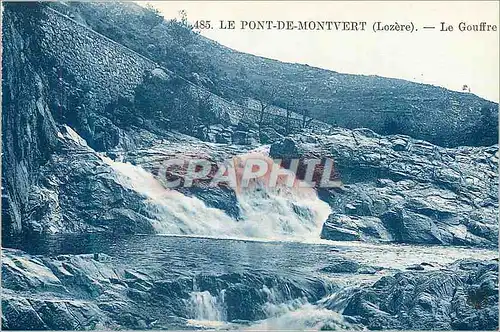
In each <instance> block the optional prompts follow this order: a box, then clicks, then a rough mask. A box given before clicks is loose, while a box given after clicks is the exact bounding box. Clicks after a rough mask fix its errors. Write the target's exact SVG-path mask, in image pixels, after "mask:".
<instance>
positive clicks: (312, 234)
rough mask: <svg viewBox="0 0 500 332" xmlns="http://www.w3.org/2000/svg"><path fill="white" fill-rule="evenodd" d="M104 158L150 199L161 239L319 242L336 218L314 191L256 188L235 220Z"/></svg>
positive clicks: (241, 198) (243, 198)
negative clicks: (325, 225)
mask: <svg viewBox="0 0 500 332" xmlns="http://www.w3.org/2000/svg"><path fill="white" fill-rule="evenodd" d="M101 158H102V160H103V161H104V162H106V163H107V164H108V165H109V166H111V167H112V168H113V169H114V170H115V171H116V175H117V181H119V183H120V184H121V185H123V186H124V187H126V188H129V189H132V190H134V191H136V192H138V193H140V194H142V195H143V196H145V197H146V198H147V202H148V205H149V207H150V209H151V212H152V213H153V214H154V215H155V216H156V217H157V221H156V222H155V224H154V225H153V226H154V227H155V229H156V231H157V232H158V233H159V234H169V235H196V236H208V237H218V238H242V239H266V240H277V241H281V240H300V241H314V240H318V239H319V235H320V232H321V227H322V225H323V223H324V221H325V220H326V219H327V217H328V215H329V214H330V212H331V210H330V207H329V205H328V204H327V203H325V202H323V201H321V200H320V199H319V198H318V196H317V195H316V192H315V190H314V189H310V188H308V189H307V190H302V189H301V190H300V192H298V191H297V190H293V188H284V187H276V188H271V189H270V188H260V189H259V188H257V189H253V190H243V191H240V192H237V200H238V204H239V207H240V211H241V218H240V219H239V220H235V219H234V218H232V217H230V216H229V215H227V214H226V213H225V212H224V211H222V210H220V209H216V208H211V207H208V206H206V205H205V203H204V202H203V201H202V200H200V199H198V198H196V197H189V196H186V195H184V194H182V193H180V192H178V191H176V190H171V189H167V188H165V186H163V185H162V183H161V182H160V181H159V180H158V179H157V178H155V176H153V174H151V173H149V172H148V171H146V170H145V169H143V168H142V167H140V166H136V165H132V164H130V163H123V162H118V161H113V160H111V159H110V158H107V157H105V156H101Z"/></svg>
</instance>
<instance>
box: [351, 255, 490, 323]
mask: <svg viewBox="0 0 500 332" xmlns="http://www.w3.org/2000/svg"><path fill="white" fill-rule="evenodd" d="M343 314H344V315H347V316H352V317H354V319H355V320H357V321H359V322H361V323H362V324H364V325H366V326H367V327H368V329H370V330H379V329H411V330H495V329H497V328H498V264H497V263H496V262H494V261H491V262H479V261H472V260H461V261H458V262H456V263H454V264H453V265H452V266H451V267H450V268H449V269H448V270H441V271H432V272H421V273H418V272H402V273H397V274H396V275H394V276H390V277H383V278H382V279H380V280H379V281H377V282H376V283H375V284H373V286H371V287H367V288H364V289H357V290H356V291H353V294H352V295H351V297H350V298H349V299H348V301H347V305H346V307H345V309H344V310H343Z"/></svg>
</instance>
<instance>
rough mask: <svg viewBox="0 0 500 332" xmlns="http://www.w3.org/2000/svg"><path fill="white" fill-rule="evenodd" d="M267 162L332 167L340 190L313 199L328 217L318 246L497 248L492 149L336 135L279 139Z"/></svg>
mask: <svg viewBox="0 0 500 332" xmlns="http://www.w3.org/2000/svg"><path fill="white" fill-rule="evenodd" d="M403 146H404V149H403ZM270 155H271V156H272V157H273V158H284V159H290V158H302V159H307V158H325V157H328V158H332V159H333V160H334V163H335V170H336V171H338V173H339V174H340V179H341V180H342V183H343V186H342V187H341V188H334V189H319V191H318V194H319V196H320V198H322V199H323V200H325V201H326V202H328V203H329V204H330V206H331V207H332V210H333V213H332V215H330V217H329V218H328V220H327V222H326V223H325V225H324V227H323V231H322V237H323V238H326V239H332V240H347V241H350V240H366V241H396V242H404V243H424V244H444V245H451V244H453V245H479V246H492V247H493V246H497V242H498V235H497V233H498V216H497V211H498V201H497V195H498V167H497V166H498V165H497V163H498V147H497V146H491V147H477V148H472V147H460V148H454V149H452V148H441V147H438V146H436V145H432V144H430V143H427V142H423V141H419V140H414V139H411V138H409V137H406V136H379V135H377V134H375V133H373V132H372V131H370V130H367V129H362V130H352V131H351V130H347V129H336V130H335V131H334V132H332V133H331V134H329V135H327V134H324V135H322V134H302V135H300V136H295V137H294V138H285V139H283V140H281V141H279V142H277V143H275V144H273V145H272V146H271V149H270Z"/></svg>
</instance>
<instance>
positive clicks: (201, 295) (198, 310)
mask: <svg viewBox="0 0 500 332" xmlns="http://www.w3.org/2000/svg"><path fill="white" fill-rule="evenodd" d="M220 297H221V298H218V297H216V296H212V294H210V292H208V291H204V292H191V294H190V299H189V303H188V309H189V311H190V314H191V316H192V317H193V318H194V319H195V320H198V321H218V322H222V321H224V320H225V315H224V308H223V303H222V302H223V294H221V296H220Z"/></svg>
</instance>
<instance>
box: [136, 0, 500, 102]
mask: <svg viewBox="0 0 500 332" xmlns="http://www.w3.org/2000/svg"><path fill="white" fill-rule="evenodd" d="M146 3H147V2H140V4H141V5H146ZM149 3H150V4H151V5H153V6H154V7H156V8H157V9H159V10H160V11H161V13H162V15H163V16H164V17H165V18H166V19H169V18H174V17H179V11H180V10H182V9H183V10H185V11H186V12H187V18H188V21H189V22H191V23H193V24H194V22H196V21H197V20H210V21H211V22H212V25H213V26H215V27H214V28H212V29H205V30H201V31H200V33H201V34H202V35H204V36H206V37H208V38H210V39H213V40H215V41H217V42H219V43H221V44H223V45H225V46H228V47H231V48H233V49H235V50H238V51H242V52H246V53H252V54H255V55H259V56H264V57H267V58H272V59H277V60H281V61H286V62H294V63H302V64H308V65H310V66H316V67H321V68H325V69H330V70H334V71H337V72H341V73H350V74H365V75H379V76H385V77H395V78H402V79H407V80H410V81H415V82H420V83H428V84H433V85H439V86H443V87H446V88H448V89H451V90H457V91H460V90H462V87H463V85H465V84H466V85H468V87H470V89H471V92H472V93H474V94H476V95H478V96H481V97H483V98H486V99H489V100H493V101H496V102H498V100H499V31H498V25H499V2H498V1H483V2H481V1H456V2H453V1H421V2H417V1H411V2H410V1H408V2H404V1H380V2H378V1H377V2H375V1H356V2H353V1H350V2H344V1H328V2H327V1H317V2H316V1H307V2H305V1H239V2H238V1H165V2H163V1H154V2H149ZM220 20H234V21H236V23H237V29H235V30H222V29H219V21H220ZM242 20H246V21H250V20H274V21H277V20H295V21H304V20H326V21H343V20H346V21H367V31H359V32H352V31H344V32H335V31H283V30H281V31H277V30H253V31H252V30H248V29H245V30H242V29H239V23H240V21H242ZM375 21H381V22H383V23H387V24H394V23H395V22H398V23H408V22H413V24H414V26H415V27H416V28H417V29H418V31H415V32H414V33H403V32H395V31H390V32H377V33H374V32H373V31H372V24H373V23H374V22H375ZM441 22H446V23H447V24H448V23H449V24H451V25H453V26H454V31H452V32H441V31H439V30H440V26H441ZM460 22H466V23H468V24H478V23H480V22H486V23H489V24H496V25H497V31H496V32H460V31H458V25H459V23H460ZM424 26H436V29H424V28H423V27H424Z"/></svg>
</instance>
